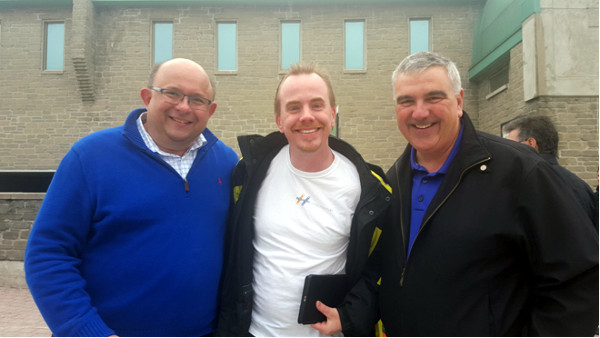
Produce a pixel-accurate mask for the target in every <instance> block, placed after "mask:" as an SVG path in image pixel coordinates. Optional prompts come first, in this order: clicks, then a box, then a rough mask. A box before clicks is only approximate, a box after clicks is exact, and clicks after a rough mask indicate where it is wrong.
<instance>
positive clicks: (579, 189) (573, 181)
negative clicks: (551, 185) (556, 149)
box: [540, 154, 598, 232]
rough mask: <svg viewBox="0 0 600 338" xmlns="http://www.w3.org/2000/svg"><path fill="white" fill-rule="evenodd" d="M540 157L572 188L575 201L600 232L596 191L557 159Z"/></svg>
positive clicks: (548, 156)
mask: <svg viewBox="0 0 600 338" xmlns="http://www.w3.org/2000/svg"><path fill="white" fill-rule="evenodd" d="M540 156H541V157H542V158H543V159H544V160H546V162H548V163H550V165H551V166H552V169H554V171H556V173H557V174H558V176H560V177H561V178H562V179H563V180H564V181H565V183H566V184H567V185H568V186H569V187H570V188H571V191H572V192H573V194H574V195H575V196H574V197H575V200H576V201H577V202H578V203H579V204H580V205H581V207H582V208H583V210H585V213H586V214H587V215H588V216H589V217H590V219H591V220H592V222H593V223H594V227H595V228H596V232H597V231H598V203H596V200H595V198H594V191H593V190H592V188H591V187H590V186H589V185H588V184H587V183H585V181H584V180H582V179H581V178H579V177H578V176H577V175H575V174H573V173H572V172H570V171H569V170H568V169H567V168H565V167H563V166H561V165H560V164H558V161H557V160H556V157H555V156H554V155H550V154H540Z"/></svg>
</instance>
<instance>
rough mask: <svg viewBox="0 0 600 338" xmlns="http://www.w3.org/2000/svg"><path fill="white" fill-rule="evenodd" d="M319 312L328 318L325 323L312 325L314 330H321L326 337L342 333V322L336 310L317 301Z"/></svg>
mask: <svg viewBox="0 0 600 338" xmlns="http://www.w3.org/2000/svg"><path fill="white" fill-rule="evenodd" d="M317 310H319V311H320V312H321V313H322V314H324V315H325V317H327V319H326V320H325V321H322V322H320V323H315V324H311V325H310V326H311V327H312V328H313V329H316V330H319V332H321V333H322V334H324V335H327V336H331V335H332V334H334V333H338V332H342V322H341V321H340V314H339V312H338V310H337V309H336V308H333V307H329V306H327V305H325V304H323V303H321V302H320V301H317Z"/></svg>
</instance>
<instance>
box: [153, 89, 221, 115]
mask: <svg viewBox="0 0 600 338" xmlns="http://www.w3.org/2000/svg"><path fill="white" fill-rule="evenodd" d="M150 89H152V90H155V91H157V92H159V93H161V94H163V95H164V97H165V100H166V101H167V102H169V103H171V104H179V103H180V102H181V101H183V98H184V97H186V96H187V98H188V104H189V106H190V108H192V109H194V110H202V109H206V107H208V106H209V105H210V104H211V103H212V101H211V100H209V99H207V98H204V97H202V96H196V95H185V94H183V93H181V92H179V91H177V90H173V89H164V88H158V87H150Z"/></svg>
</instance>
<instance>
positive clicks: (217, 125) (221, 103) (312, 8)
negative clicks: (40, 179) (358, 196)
mask: <svg viewBox="0 0 600 338" xmlns="http://www.w3.org/2000/svg"><path fill="white" fill-rule="evenodd" d="M198 3H200V2H198ZM323 3H324V4H323V5H303V6H298V5H288V4H286V5H281V6H275V5H247V6H239V5H226V6H223V7H215V6H212V7H205V6H201V5H194V6H158V5H157V6H155V7H124V6H111V5H103V6H94V5H92V4H93V2H91V0H75V1H74V5H73V6H72V7H61V6H45V7H39V8H27V7H15V8H14V9H11V8H8V9H7V8H5V7H0V25H1V44H2V48H0V76H1V77H2V78H3V79H5V80H3V81H1V82H0V101H1V102H2V105H0V169H20V170H32V169H55V168H56V166H57V165H58V163H59V161H60V159H61V158H62V157H63V156H64V154H65V153H66V152H67V151H68V149H69V148H70V146H71V145H72V144H73V143H74V142H75V141H77V140H78V139H79V138H81V137H82V136H85V135H87V134H89V133H91V132H94V131H97V130H100V129H104V128H107V127H112V126H117V125H121V124H122V123H123V122H124V120H125V117H126V116H127V114H128V113H129V112H130V111H131V110H132V109H133V108H138V107H141V106H142V101H141V99H140V97H139V91H140V88H142V87H144V86H146V82H147V76H148V73H149V70H150V68H151V62H152V60H151V58H152V37H151V32H152V22H153V21H156V20H161V21H164V20H169V21H172V22H173V25H174V27H173V32H174V33H173V35H174V38H173V56H174V57H186V58H191V59H193V60H196V61H198V62H199V63H201V64H202V65H203V66H204V67H205V68H206V70H207V71H208V72H209V73H210V74H213V75H214V78H215V80H216V84H217V97H216V102H217V104H218V108H217V111H216V113H215V115H214V116H213V117H212V118H211V120H210V122H209V128H211V130H213V132H215V134H216V135H217V136H218V137H220V138H221V139H222V140H223V141H224V142H225V143H226V144H228V145H230V146H232V147H233V148H234V149H236V150H238V147H237V140H236V137H237V136H238V135H241V134H252V133H259V134H266V133H269V132H271V131H275V130H276V125H275V121H274V113H273V98H274V94H275V89H276V86H277V83H278V82H279V78H280V76H281V72H280V69H279V48H280V47H279V25H280V22H281V20H290V19H292V20H299V21H300V22H301V41H302V42H301V44H302V46H301V59H302V61H304V62H317V63H318V64H319V65H320V66H322V67H324V68H326V69H327V70H328V71H329V73H330V74H331V76H332V80H333V85H334V90H335V93H336V96H337V101H338V102H337V103H338V105H339V112H340V127H339V132H340V137H341V138H343V139H345V140H346V141H348V142H350V143H351V144H353V145H354V146H355V147H356V148H357V149H358V151H359V152H361V153H362V154H363V156H364V157H365V159H366V160H368V161H370V162H373V163H376V164H378V165H381V166H382V167H383V168H384V169H387V168H389V166H390V165H391V164H392V163H393V161H394V160H395V159H396V157H397V156H398V155H399V154H400V153H401V151H402V149H403V148H404V146H405V144H406V141H405V140H404V138H403V137H402V136H401V134H400V132H399V131H398V129H397V126H396V120H395V113H394V104H393V99H392V86H391V79H390V78H391V73H392V71H393V69H394V68H395V66H396V65H397V64H398V63H399V62H400V61H401V60H402V59H403V58H404V57H405V56H406V55H408V53H409V39H408V36H409V31H408V28H409V19H410V18H415V17H416V18H423V17H429V18H431V29H432V31H431V46H432V50H433V51H436V52H439V53H442V54H444V55H446V56H449V57H450V58H452V59H454V60H455V61H456V63H457V64H458V66H459V69H460V71H461V73H462V74H463V82H464V85H465V87H466V92H467V94H466V95H467V96H466V100H465V106H466V109H467V110H468V111H470V112H473V114H472V115H474V116H473V117H474V118H475V120H477V118H476V117H477V116H476V112H477V96H476V92H475V91H474V90H473V89H472V88H471V87H472V86H473V85H472V84H470V83H469V81H468V79H467V72H468V67H469V66H470V63H471V47H472V36H473V27H474V26H475V22H476V20H477V16H478V13H479V10H480V1H452V2H447V5H445V6H439V5H434V4H431V3H429V4H427V5H425V6H424V5H420V4H419V3H418V2H404V1H402V2H397V3H395V2H374V3H372V4H371V3H367V2H365V5H360V3H359V2H351V4H349V5H339V4H337V5H335V4H334V5H329V4H327V2H323ZM347 19H364V20H365V22H366V24H365V26H366V52H365V55H366V70H365V71H363V72H347V71H344V66H343V64H344V32H343V30H344V20H347ZM44 20H64V21H65V24H66V27H65V35H66V36H65V37H66V40H65V51H66V53H65V70H64V71H63V72H44V71H42V70H41V59H42V45H43V43H42V36H43V26H44ZM219 20H234V21H236V22H237V25H238V58H237V60H238V71H237V72H235V73H234V74H216V73H217V72H216V42H215V39H216V38H215V30H216V25H215V23H216V22H218V21H219Z"/></svg>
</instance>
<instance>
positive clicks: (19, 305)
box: [0, 287, 52, 337]
mask: <svg viewBox="0 0 600 338" xmlns="http://www.w3.org/2000/svg"><path fill="white" fill-rule="evenodd" d="M51 334H52V333H51V332H50V330H49V329H48V326H46V323H45V322H44V319H43V318H42V315H41V314H40V312H39V311H38V309H37V307H36V306H35V303H34V302H33V298H31V294H30V293H29V289H26V288H7V287H0V337H49V336H50V335H51Z"/></svg>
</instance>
